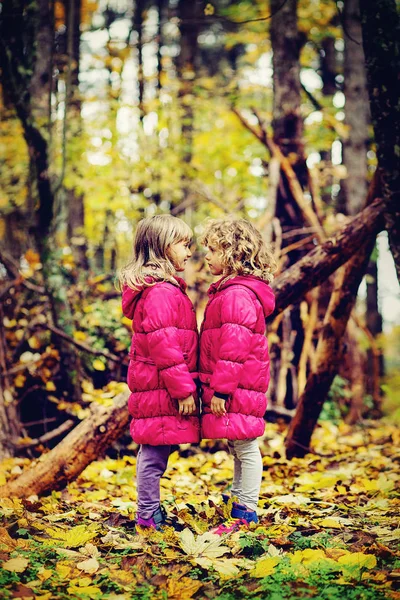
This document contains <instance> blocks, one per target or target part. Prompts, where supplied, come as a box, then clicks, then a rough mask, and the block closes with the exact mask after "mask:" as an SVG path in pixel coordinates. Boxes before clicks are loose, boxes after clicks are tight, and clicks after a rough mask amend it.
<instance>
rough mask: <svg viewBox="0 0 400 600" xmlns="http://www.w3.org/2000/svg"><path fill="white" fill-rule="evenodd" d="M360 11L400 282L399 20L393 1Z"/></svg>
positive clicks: (370, 3) (377, 0) (372, 0)
mask: <svg viewBox="0 0 400 600" xmlns="http://www.w3.org/2000/svg"><path fill="white" fill-rule="evenodd" d="M360 11H361V25H362V36H363V46H364V53H365V59H366V67H367V81H368V90H369V98H370V107H371V116H372V122H373V125H374V132H375V140H376V144H377V151H378V162H379V168H380V170H381V175H382V188H383V198H384V200H385V204H386V207H385V223H386V229H387V231H388V234H389V244H390V249H391V251H392V254H393V258H394V262H395V265H396V271H397V278H398V279H399V281H400V105H399V97H400V89H399V72H400V18H399V14H398V12H397V9H396V3H395V1H394V0H363V1H362V2H360Z"/></svg>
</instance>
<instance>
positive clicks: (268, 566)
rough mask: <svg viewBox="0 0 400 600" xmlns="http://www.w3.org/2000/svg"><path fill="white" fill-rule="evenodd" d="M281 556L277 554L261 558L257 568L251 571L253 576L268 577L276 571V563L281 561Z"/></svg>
mask: <svg viewBox="0 0 400 600" xmlns="http://www.w3.org/2000/svg"><path fill="white" fill-rule="evenodd" d="M279 561H280V558H278V557H277V556H268V557H267V558H260V559H259V560H258V561H257V563H256V567H255V569H253V571H251V575H253V577H260V578H261V577H267V576H268V575H271V573H273V572H274V570H275V567H276V565H277V564H278V563H279Z"/></svg>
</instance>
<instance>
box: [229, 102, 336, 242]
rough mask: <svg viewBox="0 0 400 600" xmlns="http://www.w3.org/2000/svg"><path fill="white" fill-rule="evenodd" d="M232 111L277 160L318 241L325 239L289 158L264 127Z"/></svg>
mask: <svg viewBox="0 0 400 600" xmlns="http://www.w3.org/2000/svg"><path fill="white" fill-rule="evenodd" d="M232 111H233V112H234V113H235V115H236V116H237V117H238V118H239V120H240V122H241V123H242V124H243V125H244V127H246V129H247V130H248V131H250V132H251V133H252V134H253V135H254V136H255V137H256V138H257V139H258V140H259V141H260V142H261V143H262V144H263V145H264V146H265V147H266V148H268V150H269V151H270V153H271V155H272V157H274V158H276V159H277V160H279V162H280V165H281V169H282V171H283V172H284V173H285V175H286V179H287V182H288V186H289V189H290V191H291V193H292V196H293V199H294V200H295V202H296V203H297V205H298V206H299V208H300V210H301V212H302V213H303V215H304V218H305V219H306V221H308V223H310V225H311V226H312V227H314V228H315V234H316V236H317V237H318V239H319V241H320V242H322V241H324V240H325V239H326V235H325V232H324V230H323V228H322V226H321V223H320V222H319V219H318V217H317V215H316V214H315V212H314V211H313V209H312V207H311V206H310V204H308V203H307V201H306V199H305V198H304V194H303V190H302V188H301V185H300V183H299V180H298V178H297V175H296V173H295V172H294V170H293V167H292V165H291V164H290V161H289V159H288V158H287V157H286V156H285V155H284V154H283V152H282V151H281V149H280V148H279V146H278V145H277V144H275V142H273V141H272V140H271V139H270V138H269V137H268V135H267V132H266V131H265V129H264V128H262V127H261V124H260V127H259V129H256V128H255V127H253V126H252V125H250V123H248V122H247V121H246V119H245V118H244V117H243V116H242V115H241V113H240V112H239V111H238V110H237V109H236V108H232ZM255 115H256V117H257V119H258V121H259V123H260V119H259V118H258V115H257V113H255Z"/></svg>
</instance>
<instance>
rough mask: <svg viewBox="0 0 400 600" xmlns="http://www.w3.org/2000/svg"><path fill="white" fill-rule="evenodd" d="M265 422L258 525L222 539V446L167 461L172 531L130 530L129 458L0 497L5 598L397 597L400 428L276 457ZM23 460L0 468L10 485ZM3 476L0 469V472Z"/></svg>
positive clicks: (0, 578) (333, 436)
mask: <svg viewBox="0 0 400 600" xmlns="http://www.w3.org/2000/svg"><path fill="white" fill-rule="evenodd" d="M284 433H285V432H284V430H283V429H282V428H281V427H280V426H278V425H273V424H267V427H266V434H265V437H264V438H263V440H262V441H261V447H262V454H263V462H264V474H263V485H262V490H261V500H260V510H259V517H260V522H259V524H258V525H257V526H254V527H253V528H251V529H241V530H239V531H237V532H235V533H233V534H231V535H227V536H222V537H218V536H215V535H213V534H212V533H210V529H212V527H213V526H215V525H217V524H218V523H220V522H221V521H222V520H223V519H224V514H226V510H227V508H226V506H225V505H223V504H222V502H221V491H223V490H225V488H226V486H227V482H229V481H230V478H231V474H232V458H231V457H230V456H229V455H228V454H227V453H226V452H225V450H224V449H223V448H224V446H223V445H222V444H219V445H217V446H216V445H215V444H214V445H211V444H210V443H209V442H203V443H202V444H201V446H200V447H199V448H197V447H195V448H193V447H187V446H184V447H182V448H181V450H180V453H178V452H177V451H176V452H174V453H173V454H172V455H171V458H170V463H169V467H168V471H167V473H166V476H165V477H164V479H163V487H162V496H163V500H164V505H165V507H166V508H167V511H168V517H169V518H170V519H171V522H172V521H174V522H175V523H178V525H179V529H180V531H175V530H174V529H173V528H172V527H166V528H165V530H164V532H162V533H160V532H151V533H146V532H144V531H141V532H140V533H135V529H134V527H133V518H134V511H135V506H136V488H135V485H134V484H133V480H134V475H135V463H136V459H135V457H134V456H133V455H132V452H131V454H130V455H126V456H125V457H124V456H121V457H120V458H117V459H111V458H106V459H105V460H101V461H98V462H95V463H92V464H91V465H90V466H89V467H88V468H87V469H86V470H85V471H84V472H83V473H82V474H81V476H80V477H79V478H78V479H77V481H75V482H73V483H71V484H70V485H69V486H68V487H67V488H66V489H64V490H62V491H60V492H53V493H52V494H51V495H48V496H46V497H43V498H37V497H30V498H28V499H25V500H22V501H21V500H17V499H2V500H0V516H1V528H0V561H1V567H2V568H1V569H0V590H1V591H0V597H1V598H2V599H3V598H4V599H5V598H24V599H28V598H35V599H40V600H52V599H60V600H64V599H65V600H66V599H67V598H73V599H74V598H81V599H82V600H85V599H93V600H97V599H99V600H100V599H103V598H105V599H109V600H132V599H133V600H135V599H143V600H144V599H147V600H151V599H157V600H165V599H171V600H172V599H174V600H175V599H176V600H186V599H191V598H194V599H206V598H216V599H218V600H233V599H237V598H255V599H257V598H260V599H261V598H268V599H270V600H281V599H289V600H291V599H293V598H313V599H321V600H322V599H323V600H325V599H326V600H336V599H337V600H339V599H340V600H359V599H363V600H379V599H384V598H391V599H397V598H400V592H399V591H396V584H398V583H399V581H400V551H399V541H400V528H399V520H398V516H399V506H400V494H399V488H400V486H399V485H398V484H399V479H400V473H399V462H398V459H399V456H400V430H399V429H398V428H396V427H394V426H392V425H391V424H390V423H388V422H386V423H385V422H383V421H376V422H373V421H368V422H364V423H362V424H360V425H358V426H356V427H353V428H350V427H348V426H346V425H345V424H339V425H333V424H331V423H328V422H324V423H322V424H321V425H320V426H319V427H318V428H317V430H316V431H315V433H314V437H313V448H314V451H315V454H308V455H307V456H306V457H305V458H304V459H294V460H292V461H288V460H286V459H285V458H284V451H283V439H284ZM28 464H29V460H27V459H13V460H9V461H6V462H4V463H3V464H2V465H1V467H2V471H1V472H2V475H3V477H4V478H5V479H8V478H9V477H14V476H16V475H18V473H19V472H21V470H23V469H24V468H25V467H26V466H27V465H28ZM0 477H1V475H0Z"/></svg>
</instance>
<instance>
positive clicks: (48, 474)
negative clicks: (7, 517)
mask: <svg viewBox="0 0 400 600" xmlns="http://www.w3.org/2000/svg"><path fill="white" fill-rule="evenodd" d="M128 397H129V391H128V389H127V391H126V392H122V393H121V394H119V395H118V396H116V397H115V399H114V402H113V404H112V406H107V407H104V406H101V405H96V406H93V410H92V413H91V415H90V416H89V417H87V418H86V419H85V420H84V421H82V422H81V423H79V425H77V426H76V427H75V428H74V429H73V431H71V432H70V433H69V434H68V435H67V436H66V437H65V438H64V439H63V440H62V441H61V442H60V443H59V444H57V446H55V448H53V449H52V450H50V452H48V453H47V454H43V455H42V456H41V457H40V458H39V459H38V460H37V461H35V462H34V463H32V465H31V466H30V467H29V468H28V469H26V470H25V471H24V472H23V473H22V474H21V475H20V476H19V477H18V478H17V479H14V480H13V481H10V482H9V483H7V484H6V485H3V486H1V487H0V497H2V498H4V497H6V498H7V497H9V496H16V497H19V498H27V497H29V496H31V495H33V494H37V495H40V494H43V493H44V492H47V491H49V490H60V489H62V488H64V487H65V486H66V484H67V483H68V482H70V481H73V480H74V479H75V478H76V477H77V476H78V475H79V474H80V473H82V471H83V470H84V469H85V468H86V467H87V466H88V465H89V464H90V463H91V462H93V461H94V460H96V459H97V458H99V457H100V456H101V455H102V453H103V452H104V451H105V450H106V449H107V448H108V447H109V446H110V445H111V444H112V443H113V442H115V440H117V439H118V438H119V437H120V436H121V435H122V433H123V432H124V431H125V429H126V427H127V425H128V422H129V418H130V417H129V413H128V407H127V400H128Z"/></svg>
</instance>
